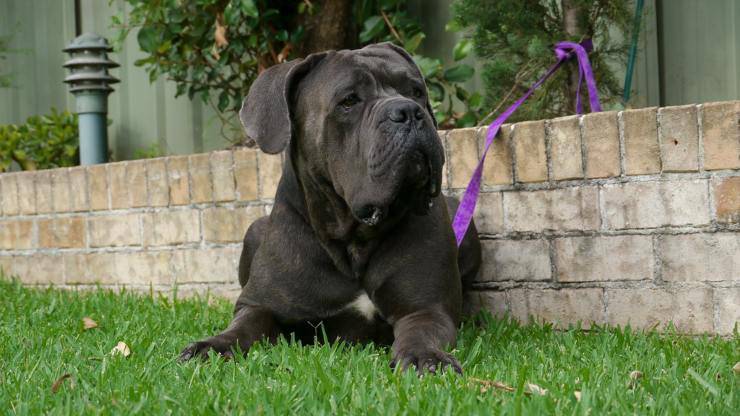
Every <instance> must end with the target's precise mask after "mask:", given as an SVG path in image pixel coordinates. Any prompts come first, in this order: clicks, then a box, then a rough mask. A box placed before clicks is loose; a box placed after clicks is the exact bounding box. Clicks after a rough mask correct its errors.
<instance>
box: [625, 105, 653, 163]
mask: <svg viewBox="0 0 740 416" xmlns="http://www.w3.org/2000/svg"><path fill="white" fill-rule="evenodd" d="M657 114H658V111H657V109H656V108H654V107H653V108H643V109H639V110H627V111H623V112H622V122H623V137H624V159H625V160H624V169H625V173H626V174H627V175H645V174H650V173H659V172H660V146H659V145H658V121H657V120H658V119H657Z"/></svg>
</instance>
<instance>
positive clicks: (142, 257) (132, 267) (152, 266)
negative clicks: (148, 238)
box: [113, 250, 186, 285]
mask: <svg viewBox="0 0 740 416" xmlns="http://www.w3.org/2000/svg"><path fill="white" fill-rule="evenodd" d="M113 274H114V279H115V280H116V281H117V282H119V283H126V284H135V285H137V284H138V285H168V284H173V283H175V282H176V281H177V280H178V279H182V278H185V276H186V269H185V258H184V253H183V251H179V250H178V251H173V250H166V251H151V252H134V253H116V259H115V271H114V273H113Z"/></svg>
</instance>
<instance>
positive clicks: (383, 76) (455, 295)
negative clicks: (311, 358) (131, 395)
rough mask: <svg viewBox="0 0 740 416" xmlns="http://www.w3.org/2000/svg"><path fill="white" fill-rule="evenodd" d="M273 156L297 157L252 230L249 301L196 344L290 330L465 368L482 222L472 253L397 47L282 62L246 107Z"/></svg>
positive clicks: (422, 102) (246, 275)
mask: <svg viewBox="0 0 740 416" xmlns="http://www.w3.org/2000/svg"><path fill="white" fill-rule="evenodd" d="M240 118H241V121H242V124H243V126H244V127H245V129H246V133H247V135H248V136H249V137H251V138H252V139H254V140H255V141H256V142H257V144H258V145H259V147H260V149H261V150H262V151H264V152H266V153H273V154H274V153H279V152H281V151H283V150H285V151H286V163H285V166H284V168H283V174H282V177H281V179H280V184H279V186H278V189H277V193H276V195H275V204H274V207H273V209H272V212H271V213H270V215H269V216H267V217H263V218H260V219H259V220H257V221H256V222H255V223H254V224H252V225H251V226H250V227H249V230H248V231H247V233H246V236H245V238H244V249H243V251H242V254H241V259H240V263H239V282H240V283H241V286H242V292H241V295H240V296H239V299H238V300H237V302H236V307H235V312H234V318H233V320H232V321H231V324H230V325H229V326H228V328H226V329H225V330H224V331H223V332H221V333H220V334H218V335H215V336H213V337H210V338H207V339H205V340H202V341H199V342H195V343H192V344H190V345H188V346H187V347H186V348H185V349H184V350H183V352H182V353H181V355H180V357H181V359H183V360H187V359H190V358H192V357H196V356H204V355H207V352H208V351H209V350H215V351H216V352H218V353H220V354H222V355H225V356H230V355H232V354H234V351H235V350H240V351H242V352H246V351H248V350H249V348H250V346H251V345H252V344H253V343H255V342H257V341H260V340H268V341H269V342H274V341H275V340H276V339H277V338H278V337H279V336H280V335H284V336H286V337H291V336H293V337H295V338H296V339H299V340H302V342H313V341H314V339H315V337H316V329H315V328H316V325H318V324H319V323H321V324H323V327H324V331H325V334H326V335H327V336H328V337H329V339H330V340H335V339H340V340H345V341H349V342H368V341H373V342H375V343H379V344H385V345H391V350H392V361H391V366H393V367H395V366H400V367H402V368H407V367H410V366H415V367H416V369H417V371H419V372H423V371H431V372H435V371H437V370H439V369H442V368H444V367H448V366H451V367H452V368H453V369H454V370H456V371H458V372H461V371H462V369H461V367H460V364H459V362H458V361H457V360H456V359H455V357H454V356H452V355H451V354H449V353H447V352H445V349H446V348H449V347H452V346H454V344H455V338H456V331H457V327H458V325H459V323H460V321H461V319H462V316H463V310H464V308H465V307H466V306H465V305H464V302H463V299H464V292H466V290H467V289H469V286H470V283H471V282H472V280H473V279H474V277H475V275H476V274H477V273H478V269H479V267H480V242H479V240H478V236H477V232H476V230H475V226H471V228H470V229H469V230H468V232H467V234H466V235H465V238H464V241H463V244H462V246H461V247H460V249H458V248H457V246H456V244H455V238H454V235H453V232H452V228H451V225H450V224H451V220H450V218H451V216H452V215H453V214H454V211H455V209H456V208H457V202H456V201H455V200H454V199H451V198H445V197H444V196H443V195H441V185H442V167H443V164H444V152H443V148H442V144H441V142H440V138H439V136H438V134H437V131H436V127H437V125H436V121H435V119H434V116H433V113H432V108H431V106H430V104H429V99H428V97H427V89H426V85H425V83H424V78H423V77H422V74H421V72H420V71H419V68H418V67H417V66H416V65H415V64H414V61H413V59H412V58H411V56H409V54H408V53H407V52H406V51H405V50H403V49H402V48H399V47H397V46H395V45H393V44H390V43H383V44H377V45H370V46H367V47H365V48H362V49H358V50H342V51H328V52H322V53H316V54H312V55H310V56H308V57H306V58H305V59H296V60H294V61H291V62H287V63H283V64H280V65H276V66H273V67H271V68H269V69H267V70H265V71H264V72H263V73H262V74H260V76H259V77H258V78H257V80H256V81H255V82H254V84H252V86H251V88H250V90H249V94H248V96H247V98H246V99H245V100H244V104H243V106H242V109H241V111H240Z"/></svg>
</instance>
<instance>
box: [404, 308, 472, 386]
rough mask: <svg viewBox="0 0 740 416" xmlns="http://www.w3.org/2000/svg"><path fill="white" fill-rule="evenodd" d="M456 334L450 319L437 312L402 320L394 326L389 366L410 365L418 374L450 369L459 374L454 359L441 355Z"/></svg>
mask: <svg viewBox="0 0 740 416" xmlns="http://www.w3.org/2000/svg"><path fill="white" fill-rule="evenodd" d="M456 332H457V331H456V329H455V323H454V322H453V320H452V318H451V317H450V316H449V315H448V314H446V313H444V312H442V311H440V310H436V308H429V309H423V310H419V311H416V312H412V313H410V314H408V315H405V316H403V317H401V318H400V319H398V320H397V321H396V322H395V324H394V325H393V334H394V337H395V340H394V341H393V346H392V353H393V359H392V361H391V366H392V367H396V366H400V367H401V368H404V369H405V368H408V367H409V366H411V365H413V366H415V367H416V370H417V372H419V374H421V373H423V372H424V371H425V370H426V371H429V372H432V373H434V372H436V371H437V370H443V369H444V368H446V367H448V366H449V367H452V368H453V369H454V370H455V371H456V372H458V373H462V367H461V366H460V363H459V362H458V361H457V359H456V358H455V357H454V356H453V355H452V354H449V353H446V352H445V351H444V349H445V348H447V347H454V345H455V338H456Z"/></svg>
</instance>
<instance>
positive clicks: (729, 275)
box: [659, 232, 740, 281]
mask: <svg viewBox="0 0 740 416" xmlns="http://www.w3.org/2000/svg"><path fill="white" fill-rule="evenodd" d="M659 238H660V244H659V256H660V259H661V262H662V274H663V280H664V281H723V280H724V281H731V280H735V281H740V233H738V232H734V233H733V232H730V233H715V234H683V235H664V236H661V237H659Z"/></svg>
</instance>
